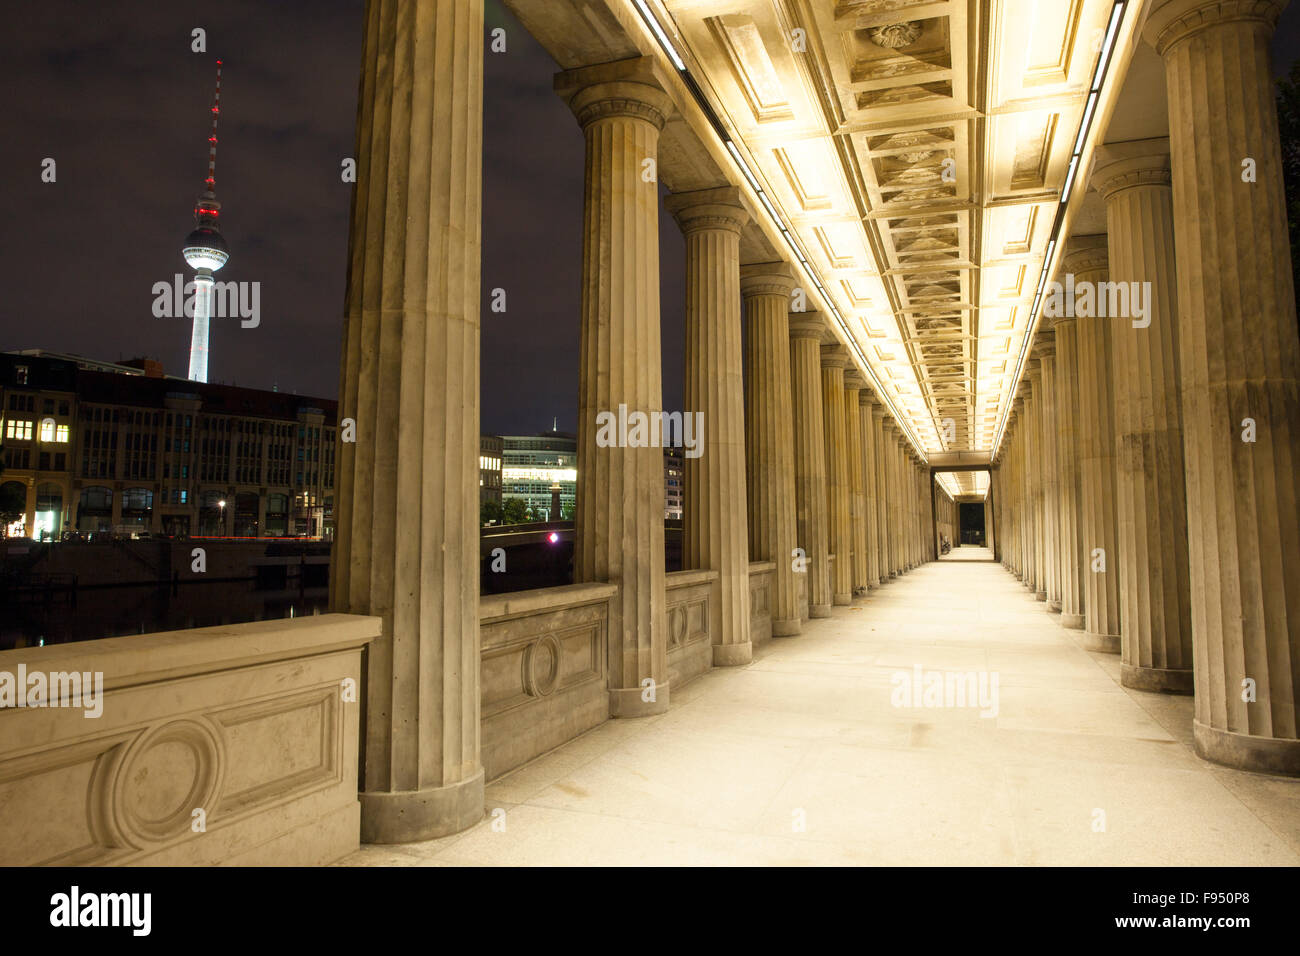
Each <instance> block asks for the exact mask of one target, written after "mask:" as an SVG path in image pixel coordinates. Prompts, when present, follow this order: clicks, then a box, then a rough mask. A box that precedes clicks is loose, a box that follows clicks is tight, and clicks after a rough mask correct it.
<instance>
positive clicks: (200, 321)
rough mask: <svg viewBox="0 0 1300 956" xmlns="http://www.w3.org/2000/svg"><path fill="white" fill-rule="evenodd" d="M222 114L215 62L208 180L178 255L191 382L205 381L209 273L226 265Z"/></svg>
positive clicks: (219, 71) (209, 288)
mask: <svg viewBox="0 0 1300 956" xmlns="http://www.w3.org/2000/svg"><path fill="white" fill-rule="evenodd" d="M220 115H221V61H220V60H218V61H217V92H216V95H215V96H214V97H213V99H212V135H210V136H209V137H208V178H207V179H205V180H204V181H203V186H204V189H203V194H202V195H201V196H200V197H199V201H198V204H197V205H196V206H195V207H194V222H195V224H196V225H195V229H194V231H193V232H191V233H190V234H189V235H188V236H186V237H185V245H184V247H182V249H181V255H183V256H184V257H185V262H186V263H187V264H188V265H189V267H190V268H191V269H193V270H194V329H193V331H192V332H191V333H190V373H189V379H190V381H192V382H206V381H207V380H208V323H209V322H210V321H211V318H212V285H213V279H212V274H213V273H214V272H216V271H217V270H218V269H220V268H221V267H222V266H224V265H225V264H226V260H227V259H229V258H230V249H229V248H228V247H227V246H226V240H224V239H222V238H221V229H220V228H219V227H218V226H217V217H218V216H220V215H221V203H219V202H217V194H216V192H215V190H216V188H217V179H216V175H217V119H218V117H220Z"/></svg>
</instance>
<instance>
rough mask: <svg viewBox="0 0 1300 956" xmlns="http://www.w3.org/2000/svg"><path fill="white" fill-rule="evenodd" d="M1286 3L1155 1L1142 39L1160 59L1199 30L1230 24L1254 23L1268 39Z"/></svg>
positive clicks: (1260, 0)
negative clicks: (1265, 32)
mask: <svg viewBox="0 0 1300 956" xmlns="http://www.w3.org/2000/svg"><path fill="white" fill-rule="evenodd" d="M1288 2H1289V0H1155V3H1154V4H1152V9H1151V12H1150V13H1149V14H1148V15H1147V19H1146V24H1145V25H1144V26H1143V27H1142V37H1143V39H1145V40H1146V41H1147V43H1149V44H1151V46H1153V47H1155V50H1156V52H1157V53H1159V54H1160V55H1161V56H1164V55H1165V53H1166V51H1168V50H1169V49H1170V48H1171V47H1172V46H1174V45H1175V44H1177V43H1179V42H1181V41H1183V40H1186V39H1187V38H1188V37H1190V36H1192V35H1194V34H1196V33H1200V32H1201V31H1203V30H1207V29H1210V28H1212V27H1216V26H1222V25H1224V24H1227V23H1233V22H1242V21H1246V22H1250V21H1254V22H1256V23H1258V24H1259V25H1260V26H1261V27H1262V28H1263V29H1264V30H1266V31H1267V35H1268V36H1272V34H1273V31H1274V29H1276V27H1277V20H1278V17H1280V16H1281V15H1282V10H1283V9H1284V8H1285V7H1286V5H1287V3H1288Z"/></svg>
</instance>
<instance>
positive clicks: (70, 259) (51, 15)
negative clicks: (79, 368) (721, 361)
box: [0, 0, 1300, 433]
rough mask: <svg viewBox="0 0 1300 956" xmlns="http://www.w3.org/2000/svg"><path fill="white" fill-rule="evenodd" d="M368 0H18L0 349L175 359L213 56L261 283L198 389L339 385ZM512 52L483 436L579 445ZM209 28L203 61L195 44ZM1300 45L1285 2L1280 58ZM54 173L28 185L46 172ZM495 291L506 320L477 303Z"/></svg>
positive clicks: (183, 329) (2, 224)
mask: <svg viewBox="0 0 1300 956" xmlns="http://www.w3.org/2000/svg"><path fill="white" fill-rule="evenodd" d="M362 18H363V3H362V2H360V0H312V2H311V3H305V2H293V0H277V2H275V3H267V2H266V0H226V2H224V3H221V4H211V3H203V4H200V3H191V2H184V0H166V2H162V0H138V2H123V3H114V4H103V5H99V4H95V5H88V4H86V3H85V0H43V2H41V3H33V4H25V5H24V6H23V11H22V17H21V22H18V21H15V22H14V23H13V24H11V26H12V28H11V29H9V30H6V31H3V33H2V34H0V89H2V90H4V98H3V102H4V106H5V112H6V116H5V123H4V126H5V129H4V147H3V149H0V250H3V257H0V283H2V284H3V290H4V295H3V305H2V306H0V350H3V349H15V348H45V349H50V350H56V351H68V352H75V353H78V354H82V355H87V356H92V357H95V358H101V359H108V360H110V361H116V360H118V359H120V358H131V357H133V356H139V355H147V356H150V357H155V358H159V359H161V360H162V362H163V365H164V368H165V370H166V371H167V372H168V373H169V374H174V375H183V374H184V373H185V371H186V367H187V364H188V349H189V334H190V323H189V321H188V320H186V319H159V318H154V317H153V315H152V313H151V308H152V304H153V293H152V291H151V290H152V287H153V284H154V283H155V282H159V281H170V280H171V278H172V276H173V275H174V274H175V273H177V272H182V273H185V274H186V275H187V276H188V269H187V267H186V266H185V263H184V261H183V260H182V258H181V255H180V246H181V242H182V240H183V239H184V237H185V235H186V234H187V233H188V232H189V231H190V229H192V228H193V219H192V215H191V211H192V209H193V205H194V201H195V199H196V198H197V196H198V194H199V192H200V190H201V186H202V180H203V178H204V176H205V175H206V164H207V142H206V140H207V136H208V126H209V123H210V114H209V113H208V107H209V106H210V105H211V100H212V87H213V82H214V79H215V60H216V59H218V58H220V59H221V60H222V61H223V63H224V66H223V76H222V98H221V107H222V113H221V127H220V129H219V133H218V136H219V139H220V146H219V151H218V155H217V197H218V199H220V201H221V203H222V217H221V218H222V228H223V234H224V235H225V237H226V241H227V242H228V244H229V245H230V249H231V259H230V262H229V264H228V265H227V266H226V267H225V268H224V269H223V270H222V271H221V273H220V276H219V277H220V278H221V279H224V280H235V281H240V280H243V281H254V280H256V281H260V283H261V293H262V299H261V312H262V319H261V325H260V326H259V327H258V328H256V329H243V328H240V327H239V325H238V323H237V321H235V320H229V319H226V320H221V319H214V320H213V323H212V337H211V352H210V358H209V372H208V375H209V380H210V381H213V382H224V383H227V384H236V385H244V386H250V387H254V388H271V387H273V386H275V387H278V388H279V389H280V390H281V391H287V392H297V393H299V394H303V395H312V396H319V397H325V398H333V397H335V396H336V395H337V391H338V359H339V345H340V334H341V329H342V307H343V287H344V281H345V272H346V263H347V229H348V212H349V204H350V199H351V188H352V187H351V185H350V184H344V183H343V182H342V181H341V178H340V163H341V162H342V160H343V159H344V158H345V157H349V156H352V155H353V150H354V149H355V141H354V125H355V121H356V96H357V79H358V71H359V67H360V58H361V37H362ZM496 26H503V27H505V29H506V33H507V52H505V53H491V52H488V53H486V54H485V69H486V80H485V91H484V176H483V272H482V287H483V294H484V308H483V312H482V322H483V333H482V395H483V402H482V428H483V431H485V432H497V433H518V432H531V431H538V430H542V429H549V428H550V427H551V422H552V417H557V418H558V420H559V427H560V429H561V430H569V431H572V430H573V429H574V428H575V424H576V417H577V387H578V386H577V375H578V355H577V349H578V335H579V312H578V309H579V283H580V276H581V244H582V217H581V212H582V210H581V206H582V185H583V138H582V133H581V130H580V129H579V128H578V125H577V123H576V121H575V120H574V119H573V116H572V114H571V113H570V112H569V110H568V108H567V107H565V106H564V105H563V103H561V101H560V100H559V98H558V97H556V96H555V94H554V93H553V92H552V90H551V78H552V76H553V75H554V73H555V71H556V65H555V64H554V62H553V61H552V60H551V58H550V57H549V55H548V54H546V53H545V52H544V51H543V50H542V49H541V48H540V47H539V46H538V45H537V44H536V43H535V42H534V41H533V39H532V38H531V37H530V36H529V35H528V33H527V31H525V30H524V29H523V28H522V27H520V26H519V25H518V23H517V22H516V21H515V20H514V18H513V17H511V16H510V14H509V13H507V12H506V11H505V9H504V7H502V5H501V4H500V3H499V2H497V0H488V3H487V16H486V29H487V30H491V29H492V28H493V27H496ZM195 27H203V28H204V29H206V31H207V52H206V53H194V52H192V51H191V48H190V45H191V37H190V34H191V31H192V30H193V29H194V28H195ZM1298 49H1300V3H1296V4H1292V5H1291V6H1290V8H1289V9H1288V10H1287V11H1286V13H1285V14H1284V16H1283V22H1282V24H1281V26H1280V27H1279V30H1278V34H1277V36H1276V37H1275V42H1274V60H1275V66H1276V68H1277V72H1278V73H1282V72H1284V71H1285V69H1286V68H1287V67H1288V66H1289V63H1290V61H1291V60H1292V59H1293V58H1294V56H1295V51H1296V50H1298ZM45 157H51V158H53V159H54V160H55V161H56V162H57V176H58V179H57V182H55V183H52V184H49V183H42V182H41V179H40V172H41V162H42V160H43V159H44V158H45ZM683 256H684V243H683V241H682V238H681V235H680V233H679V231H678V229H677V227H676V225H675V224H673V222H672V220H671V218H670V217H668V216H667V215H666V214H663V215H662V216H661V222H660V264H661V291H660V295H661V303H662V317H663V364H664V403H665V407H666V408H670V409H671V408H681V407H682V348H683V346H682V339H683V328H682V302H683V297H684V292H683V273H684V263H683ZM494 287H502V288H504V289H506V291H507V300H508V311H507V312H506V313H505V314H498V313H493V312H492V311H491V310H490V309H489V308H488V307H487V303H488V296H489V295H490V292H491V290H492V289H493V288H494Z"/></svg>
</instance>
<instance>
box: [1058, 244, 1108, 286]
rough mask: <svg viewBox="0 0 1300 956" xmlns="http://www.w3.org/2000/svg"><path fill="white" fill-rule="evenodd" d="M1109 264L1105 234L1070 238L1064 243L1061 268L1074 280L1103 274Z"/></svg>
mask: <svg viewBox="0 0 1300 956" xmlns="http://www.w3.org/2000/svg"><path fill="white" fill-rule="evenodd" d="M1109 263H1110V253H1109V247H1108V242H1107V239H1106V235H1105V233H1102V234H1100V235H1092V236H1071V237H1070V238H1069V239H1067V240H1066V241H1065V253H1064V254H1063V255H1062V256H1061V268H1062V269H1064V270H1065V271H1066V272H1069V273H1073V274H1074V276H1075V278H1086V277H1087V276H1088V275H1089V274H1090V273H1105V272H1106V271H1107V269H1108V268H1109Z"/></svg>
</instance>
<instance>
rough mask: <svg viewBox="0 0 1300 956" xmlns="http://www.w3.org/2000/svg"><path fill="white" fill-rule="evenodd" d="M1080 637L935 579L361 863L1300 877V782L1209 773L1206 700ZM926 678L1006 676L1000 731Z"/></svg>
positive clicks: (878, 599) (549, 762)
mask: <svg viewBox="0 0 1300 956" xmlns="http://www.w3.org/2000/svg"><path fill="white" fill-rule="evenodd" d="M963 550H964V551H972V552H973V551H975V550H976V549H973V548H967V549H963ZM963 556H964V555H963ZM1058 619H1059V618H1058V617H1053V616H1051V615H1049V614H1048V613H1047V612H1046V611H1045V610H1044V606H1043V604H1042V603H1041V602H1036V601H1034V599H1033V597H1032V596H1031V595H1030V594H1029V593H1028V591H1027V590H1026V589H1025V588H1024V586H1023V585H1021V584H1020V583H1019V582H1018V581H1016V579H1015V578H1014V577H1012V576H1011V575H1010V574H1008V573H1007V572H1006V571H1005V570H1004V569H1003V568H1002V567H1001V566H1000V565H997V564H990V563H965V562H961V563H958V562H953V563H935V564H928V565H925V566H923V567H921V568H919V569H917V570H915V571H913V572H911V573H910V574H907V575H905V576H904V577H903V578H901V579H900V580H898V581H896V582H894V583H892V584H890V585H887V586H886V587H884V588H883V589H881V590H879V591H877V592H873V594H872V596H871V597H869V598H867V599H866V600H864V601H861V602H859V604H858V605H857V606H855V607H851V608H850V607H836V608H835V609H834V611H833V616H832V617H831V618H829V619H827V620H821V621H813V622H811V623H810V624H809V626H807V627H806V629H805V631H804V633H803V634H802V635H800V636H797V637H793V638H786V639H777V640H776V641H773V642H771V643H768V644H766V645H764V646H763V647H762V648H761V649H760V650H759V651H758V652H757V653H756V655H755V660H754V662H753V663H752V664H750V665H749V666H746V667H736V668H718V669H714V670H713V671H711V672H709V673H708V674H706V675H705V676H704V677H702V678H700V679H699V680H697V681H695V682H694V683H692V684H689V685H686V686H684V687H682V688H681V689H680V690H679V689H678V688H677V687H674V688H673V698H672V709H671V710H670V711H669V712H668V713H666V714H663V715H660V716H656V717H647V718H642V719H638V720H614V721H607V722H606V723H604V724H602V725H601V726H600V727H598V728H597V729H596V730H594V731H592V732H590V733H588V734H586V735H584V736H582V737H579V738H578V739H576V740H574V741H572V742H570V743H569V744H567V745H566V746H563V747H561V748H559V749H558V750H556V751H553V752H551V753H550V754H548V755H546V756H544V757H542V758H540V759H538V760H536V761H533V762H532V763H530V764H527V765H525V766H524V767H521V768H520V769H519V770H516V771H515V772H513V773H511V774H509V775H507V776H505V777H503V778H501V779H500V780H497V781H496V782H494V783H491V784H489V785H488V789H487V808H488V813H489V816H488V817H487V818H485V820H484V822H483V823H482V824H480V825H478V826H477V827H474V828H473V829H471V830H468V831H466V832H464V833H461V834H458V835H456V836H451V837H447V838H444V839H441V840H434V841H430V842H427V843H414V844H406V845H402V846H363V847H362V849H361V850H360V851H359V852H357V853H355V854H353V855H352V856H350V857H348V858H347V859H346V860H345V861H344V863H345V864H361V865H380V866H384V865H404V866H419V865H444V864H446V865H465V864H511V865H520V864H523V865H568V864H642V865H644V864H663V865H683V864H685V865H691V864H705V865H707V864H716V865H725V864H914V863H915V864H989V863H994V864H1192V865H1201V864H1218V865H1279V864H1281V865H1296V864H1300V781H1297V780H1288V779H1284V778H1280V777H1265V776H1258V775H1254V774H1249V773H1242V772H1238V771H1232V770H1226V769H1223V768H1221V767H1218V766H1215V765H1212V764H1209V763H1207V762H1205V761H1203V760H1200V759H1199V758H1197V757H1196V756H1195V755H1194V754H1193V753H1192V750H1191V726H1192V724H1191V709H1192V700H1191V698H1190V697H1174V696H1162V695H1155V694H1145V693H1140V692H1136V691H1129V690H1126V689H1124V688H1122V687H1121V686H1120V685H1119V673H1118V672H1119V658H1118V657H1117V656H1115V655H1106V654H1092V653H1088V652H1086V651H1084V650H1082V649H1081V647H1080V646H1079V645H1078V644H1076V642H1075V641H1076V638H1077V636H1078V635H1079V634H1080V633H1081V632H1078V631H1067V630H1065V629H1063V628H1061V627H1060V626H1059V625H1058V624H1057V623H1056V621H1057V620H1058ZM915 665H919V666H920V667H921V668H922V671H923V673H929V672H931V671H967V672H968V671H977V672H987V673H989V674H992V673H996V675H997V677H998V691H999V693H998V701H997V703H998V714H997V716H996V717H995V718H981V717H980V716H979V715H978V711H976V710H972V709H918V710H903V709H897V708H895V707H893V706H891V702H890V697H891V691H892V690H893V687H892V685H891V677H892V676H893V675H894V674H896V673H898V672H903V673H906V674H908V675H909V677H910V676H911V675H912V673H913V668H914V666H915ZM494 808H500V809H501V810H504V821H505V829H504V832H501V831H500V829H499V827H498V830H497V831H494V829H493V827H492V818H491V816H490V814H492V812H493V810H494ZM1102 814H1104V821H1103V817H1102ZM498 816H499V815H498ZM800 820H802V822H803V824H804V827H805V828H804V830H803V832H795V827H796V826H797V824H798V823H799V821H800ZM1103 823H1104V832H1095V831H1094V827H1096V828H1097V829H1098V831H1100V828H1101V827H1102V825H1103Z"/></svg>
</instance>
